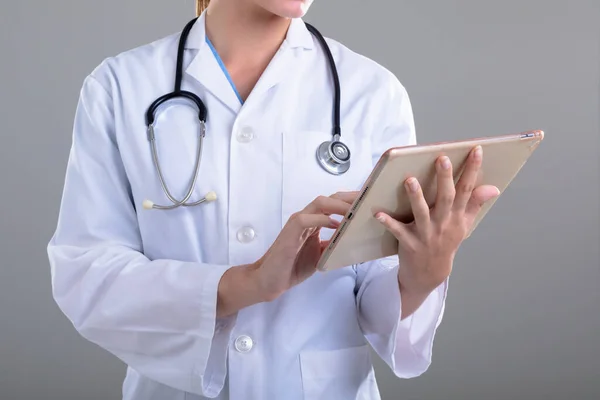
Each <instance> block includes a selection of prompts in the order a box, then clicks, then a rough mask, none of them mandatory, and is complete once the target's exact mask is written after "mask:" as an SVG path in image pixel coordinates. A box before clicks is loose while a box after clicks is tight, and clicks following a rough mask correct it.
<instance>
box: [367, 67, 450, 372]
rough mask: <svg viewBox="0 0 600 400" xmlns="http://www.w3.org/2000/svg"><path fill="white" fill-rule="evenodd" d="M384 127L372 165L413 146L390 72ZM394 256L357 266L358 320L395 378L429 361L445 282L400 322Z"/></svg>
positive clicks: (406, 107) (405, 107)
mask: <svg viewBox="0 0 600 400" xmlns="http://www.w3.org/2000/svg"><path fill="white" fill-rule="evenodd" d="M390 77H391V80H390V81H389V82H388V85H387V87H386V88H385V90H386V96H385V97H386V100H385V101H386V103H387V104H385V106H384V107H382V110H383V111H382V115H381V119H380V120H381V121H383V125H382V127H381V128H380V129H379V130H378V131H377V133H375V134H374V135H373V139H372V147H373V155H372V159H373V165H375V163H376V162H377V161H378V160H379V157H380V156H381V154H382V153H383V152H385V151H386V150H387V149H388V148H390V147H394V146H407V145H414V144H416V134H415V123H414V118H413V112H412V107H411V103H410V99H409V97H408V94H407V92H406V90H405V88H404V87H403V86H402V85H401V84H400V82H399V81H398V80H397V79H396V78H395V77H393V76H392V75H391V74H390ZM398 268H399V266H398V257H397V256H392V257H388V258H385V259H381V260H376V261H372V262H368V263H364V264H361V265H358V266H356V271H357V306H358V310H359V323H360V326H361V328H362V330H363V333H364V334H365V337H366V338H367V340H368V341H369V343H371V345H372V346H373V348H374V350H375V351H376V352H377V354H378V355H379V356H380V357H381V358H382V359H383V360H384V361H385V362H386V363H387V364H388V365H389V366H390V368H391V369H392V371H393V372H394V374H395V375H396V376H398V377H403V378H411V377H415V376H418V375H420V374H422V373H424V372H425V371H426V370H427V369H428V368H429V365H430V364H431V359H432V348H433V340H434V337H435V333H436V331H437V328H438V326H439V324H440V323H441V320H442V316H443V313H444V307H445V301H446V295H447V284H448V282H447V281H446V282H444V283H443V284H442V285H440V286H439V287H438V288H437V289H436V290H435V291H433V292H432V293H431V294H430V296H429V297H428V298H427V299H426V301H425V302H424V303H423V304H422V305H421V307H420V308H419V309H418V310H417V311H416V312H415V313H414V314H412V315H411V316H409V317H408V318H406V319H404V320H401V318H402V316H401V310H402V304H401V296H400V290H399V285H398V278H397V277H398Z"/></svg>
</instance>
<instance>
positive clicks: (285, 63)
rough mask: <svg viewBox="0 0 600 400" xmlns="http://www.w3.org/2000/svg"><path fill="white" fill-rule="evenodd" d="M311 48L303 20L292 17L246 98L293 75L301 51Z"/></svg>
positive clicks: (309, 37) (250, 97) (298, 63)
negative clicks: (280, 43) (282, 38)
mask: <svg viewBox="0 0 600 400" xmlns="http://www.w3.org/2000/svg"><path fill="white" fill-rule="evenodd" d="M312 48H313V39H312V35H311V33H310V32H309V31H308V29H307V28H306V26H305V25H304V22H303V21H302V20H301V19H293V20H292V21H291V23H290V27H289V29H288V32H287V35H286V38H285V40H284V41H283V43H282V45H281V47H280V48H279V51H278V52H277V53H276V54H275V56H274V57H273V60H272V61H271V62H270V63H269V65H268V67H267V69H266V70H265V72H264V73H263V74H262V76H261V77H260V79H259V80H258V82H257V83H256V85H255V87H254V89H253V90H252V92H251V93H250V96H249V98H248V100H251V99H252V98H254V97H259V96H261V95H263V94H264V93H266V92H267V91H268V90H269V89H271V88H272V87H274V86H276V85H278V84H279V83H280V82H282V81H283V80H284V79H285V78H286V77H292V76H294V74H293V70H294V68H296V67H298V66H299V65H300V60H299V57H300V56H301V54H302V51H303V50H311V49H312Z"/></svg>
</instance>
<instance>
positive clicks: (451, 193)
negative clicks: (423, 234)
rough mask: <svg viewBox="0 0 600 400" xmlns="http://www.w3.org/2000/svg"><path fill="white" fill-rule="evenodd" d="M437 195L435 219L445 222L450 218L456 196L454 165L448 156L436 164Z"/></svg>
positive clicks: (441, 158) (434, 211)
mask: <svg viewBox="0 0 600 400" xmlns="http://www.w3.org/2000/svg"><path fill="white" fill-rule="evenodd" d="M435 167H436V170H437V194H436V199H435V205H434V208H433V219H434V221H436V222H443V221H445V220H446V219H448V217H449V216H450V212H451V211H452V204H454V198H455V196H456V189H455V187H454V176H453V173H452V170H453V168H452V163H451V162H450V159H449V158H448V157H446V156H443V157H440V158H439V159H438V160H437V162H436V166H435Z"/></svg>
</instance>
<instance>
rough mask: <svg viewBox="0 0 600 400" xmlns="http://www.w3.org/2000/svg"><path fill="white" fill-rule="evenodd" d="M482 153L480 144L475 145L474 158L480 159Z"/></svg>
mask: <svg viewBox="0 0 600 400" xmlns="http://www.w3.org/2000/svg"><path fill="white" fill-rule="evenodd" d="M482 154H483V150H482V148H481V146H477V147H476V148H475V159H476V160H480V159H481V156H482Z"/></svg>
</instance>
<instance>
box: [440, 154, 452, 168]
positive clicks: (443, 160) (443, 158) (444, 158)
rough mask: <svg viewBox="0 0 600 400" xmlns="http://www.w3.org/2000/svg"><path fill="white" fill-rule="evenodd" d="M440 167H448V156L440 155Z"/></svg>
mask: <svg viewBox="0 0 600 400" xmlns="http://www.w3.org/2000/svg"><path fill="white" fill-rule="evenodd" d="M441 164H442V168H443V169H449V168H450V159H449V158H448V157H445V156H444V157H442V162H441Z"/></svg>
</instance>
